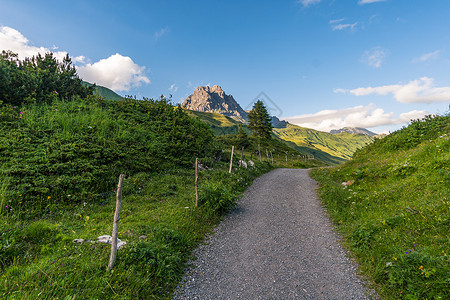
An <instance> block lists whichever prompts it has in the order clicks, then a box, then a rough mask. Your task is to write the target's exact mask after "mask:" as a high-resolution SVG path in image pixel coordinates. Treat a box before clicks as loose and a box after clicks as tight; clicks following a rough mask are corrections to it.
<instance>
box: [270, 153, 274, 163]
mask: <svg viewBox="0 0 450 300" xmlns="http://www.w3.org/2000/svg"><path fill="white" fill-rule="evenodd" d="M270 157H271V158H272V165H273V155H272V151H270Z"/></svg>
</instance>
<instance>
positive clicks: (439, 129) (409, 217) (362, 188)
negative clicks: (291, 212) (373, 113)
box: [312, 116, 450, 299]
mask: <svg viewBox="0 0 450 300" xmlns="http://www.w3.org/2000/svg"><path fill="white" fill-rule="evenodd" d="M312 175H313V176H314V178H316V179H317V180H319V181H320V183H321V185H322V187H321V188H320V195H321V197H322V199H323V201H324V204H325V205H326V207H327V209H328V211H329V213H330V214H331V216H332V218H333V220H334V222H335V223H336V225H337V226H338V229H339V230H340V231H341V232H342V233H343V235H344V236H345V237H346V239H347V247H348V248H349V249H350V250H351V251H352V252H353V254H354V256H355V257H356V258H357V260H358V262H359V264H360V266H361V268H362V271H363V273H364V274H365V275H366V276H368V277H369V278H370V279H371V280H372V281H373V282H374V287H375V288H376V289H377V290H378V292H379V293H380V295H381V296H382V297H383V299H449V298H450V292H449V291H450V262H449V252H448V251H449V249H450V236H449V232H450V116H438V117H434V118H431V117H428V118H426V119H424V120H421V121H414V122H413V123H412V124H411V125H410V126H408V127H406V128H404V129H402V130H399V131H397V132H394V133H392V134H391V135H389V136H387V137H386V138H384V139H381V140H376V141H375V142H374V143H373V144H370V145H369V146H367V147H365V148H363V149H362V150H359V151H357V152H356V153H355V154H354V157H353V159H352V160H351V161H349V162H347V163H345V164H344V165H342V166H340V167H335V168H331V169H329V168H328V169H320V170H315V171H314V172H312ZM343 182H345V183H347V184H346V185H343V184H342V183H343Z"/></svg>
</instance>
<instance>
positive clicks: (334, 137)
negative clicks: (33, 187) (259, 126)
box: [186, 110, 374, 165]
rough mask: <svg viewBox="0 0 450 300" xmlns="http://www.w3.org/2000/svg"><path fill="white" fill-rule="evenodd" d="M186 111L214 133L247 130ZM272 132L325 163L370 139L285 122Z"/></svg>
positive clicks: (336, 161) (207, 114) (340, 158)
mask: <svg viewBox="0 0 450 300" xmlns="http://www.w3.org/2000/svg"><path fill="white" fill-rule="evenodd" d="M186 112H187V113H188V114H189V115H191V116H196V117H198V118H199V119H200V120H201V121H203V122H205V123H206V124H208V125H209V126H210V127H211V129H212V130H213V132H214V134H215V135H217V136H221V135H230V134H237V132H238V130H239V126H242V127H243V128H244V131H245V132H247V133H249V132H250V130H249V129H248V128H247V126H245V125H244V124H242V123H241V122H239V121H236V120H234V119H233V118H230V117H227V116H224V115H221V114H217V113H210V112H198V111H191V110H186ZM273 135H274V137H276V138H278V139H279V140H281V141H283V142H284V143H285V144H286V145H287V146H289V147H290V148H291V149H294V150H296V151H298V152H299V153H300V154H302V155H310V156H314V157H315V158H316V159H317V160H320V161H322V162H323V163H326V164H329V165H339V164H341V163H343V162H345V161H347V160H349V159H350V158H351V157H352V155H353V153H354V152H355V151H356V150H357V149H359V148H362V147H364V146H365V145H367V144H368V143H371V142H372V141H373V140H374V138H373V137H370V136H368V135H364V134H350V133H347V132H342V133H339V134H330V133H327V132H322V131H318V130H314V129H310V128H303V127H300V126H297V125H293V124H288V125H287V126H286V128H273Z"/></svg>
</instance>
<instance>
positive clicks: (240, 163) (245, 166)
mask: <svg viewBox="0 0 450 300" xmlns="http://www.w3.org/2000/svg"><path fill="white" fill-rule="evenodd" d="M239 165H240V166H241V167H244V168H246V169H247V163H246V162H245V161H243V160H239Z"/></svg>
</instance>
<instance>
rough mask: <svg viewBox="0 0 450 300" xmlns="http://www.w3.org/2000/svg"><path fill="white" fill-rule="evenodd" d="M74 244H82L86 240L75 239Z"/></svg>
mask: <svg viewBox="0 0 450 300" xmlns="http://www.w3.org/2000/svg"><path fill="white" fill-rule="evenodd" d="M73 242H74V243H77V244H82V243H83V242H84V240H83V239H74V240H73Z"/></svg>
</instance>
